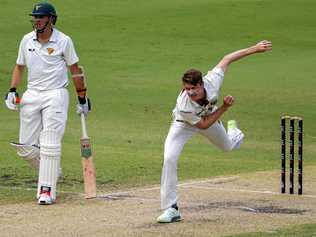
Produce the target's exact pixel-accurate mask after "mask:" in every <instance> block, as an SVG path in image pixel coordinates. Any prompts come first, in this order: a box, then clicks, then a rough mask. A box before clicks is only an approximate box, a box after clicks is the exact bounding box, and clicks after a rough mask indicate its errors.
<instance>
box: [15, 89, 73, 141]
mask: <svg viewBox="0 0 316 237" xmlns="http://www.w3.org/2000/svg"><path fill="white" fill-rule="evenodd" d="M68 104H69V94H68V91H67V89H66V88H60V89H54V90H47V91H38V90H34V89H28V90H27V91H25V93H24V94H23V96H22V99H21V104H20V136H19V137H20V138H19V142H20V143H22V144H27V145H39V137H40V132H41V131H42V130H50V129H53V130H56V131H57V132H58V133H59V135H60V136H63V134H64V131H65V127H66V122H67V115H68Z"/></svg>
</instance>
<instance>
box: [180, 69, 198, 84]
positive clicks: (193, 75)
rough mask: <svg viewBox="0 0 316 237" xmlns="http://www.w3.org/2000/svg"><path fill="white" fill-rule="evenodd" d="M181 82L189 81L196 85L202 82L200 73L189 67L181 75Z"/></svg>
mask: <svg viewBox="0 0 316 237" xmlns="http://www.w3.org/2000/svg"><path fill="white" fill-rule="evenodd" d="M182 82H183V83H189V84H191V85H193V86H196V85H197V84H198V83H203V81H202V73H201V72H200V71H199V70H196V69H189V70H188V71H186V72H185V73H184V74H183V76H182Z"/></svg>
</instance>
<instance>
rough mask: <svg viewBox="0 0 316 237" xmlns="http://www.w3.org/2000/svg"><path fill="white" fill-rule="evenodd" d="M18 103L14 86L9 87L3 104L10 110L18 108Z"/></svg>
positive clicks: (18, 99) (17, 95)
mask: <svg viewBox="0 0 316 237" xmlns="http://www.w3.org/2000/svg"><path fill="white" fill-rule="evenodd" d="M19 103H20V98H19V94H18V93H17V92H16V88H11V89H10V90H9V92H8V93H7V94H6V95H5V104H6V106H7V107H8V109H10V110H18V106H17V104H19Z"/></svg>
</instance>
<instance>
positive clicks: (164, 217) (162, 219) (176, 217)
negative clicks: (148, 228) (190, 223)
mask: <svg viewBox="0 0 316 237" xmlns="http://www.w3.org/2000/svg"><path fill="white" fill-rule="evenodd" d="M176 221H181V216H180V212H179V210H176V209H175V208H172V207H169V208H168V209H166V210H165V211H164V212H163V213H162V214H161V215H160V216H159V217H158V218H157V222H159V223H171V222H176Z"/></svg>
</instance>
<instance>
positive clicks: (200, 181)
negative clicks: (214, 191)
mask: <svg viewBox="0 0 316 237" xmlns="http://www.w3.org/2000/svg"><path fill="white" fill-rule="evenodd" d="M238 178H239V177H238V176H230V177H222V178H221V177H220V178H214V179H206V180H198V181H190V182H184V183H180V184H178V187H185V186H187V185H194V184H203V183H216V182H225V181H226V182H227V181H233V180H236V179H238ZM154 190H160V186H154V187H151V188H142V189H136V190H135V191H134V190H129V191H121V192H114V193H106V194H101V196H103V197H106V196H115V195H127V194H129V193H136V192H146V191H154Z"/></svg>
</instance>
